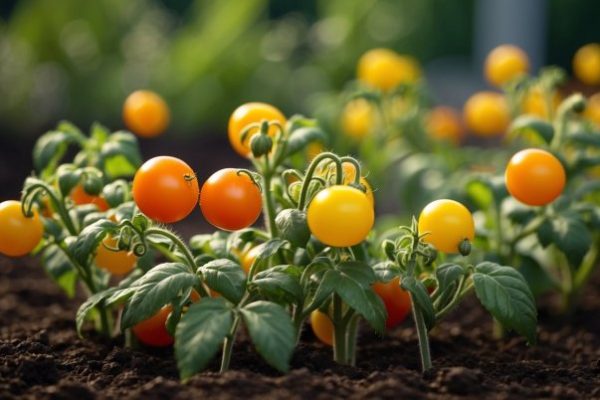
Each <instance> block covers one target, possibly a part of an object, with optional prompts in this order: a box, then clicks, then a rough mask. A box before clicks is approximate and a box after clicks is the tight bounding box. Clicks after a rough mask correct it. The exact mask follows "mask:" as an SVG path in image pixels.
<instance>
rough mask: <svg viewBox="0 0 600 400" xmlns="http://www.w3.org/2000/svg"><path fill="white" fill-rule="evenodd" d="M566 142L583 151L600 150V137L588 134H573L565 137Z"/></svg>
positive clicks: (595, 134)
mask: <svg viewBox="0 0 600 400" xmlns="http://www.w3.org/2000/svg"><path fill="white" fill-rule="evenodd" d="M566 141H567V142H568V143H571V144H573V145H575V146H579V147H582V148H584V149H586V150H587V149H590V148H593V147H596V148H600V135H598V134H597V133H590V132H574V133H570V134H569V135H567V137H566Z"/></svg>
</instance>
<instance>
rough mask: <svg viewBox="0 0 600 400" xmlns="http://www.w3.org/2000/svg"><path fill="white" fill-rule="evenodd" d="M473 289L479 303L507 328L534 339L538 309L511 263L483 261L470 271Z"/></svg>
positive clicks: (522, 279) (529, 291)
mask: <svg viewBox="0 0 600 400" xmlns="http://www.w3.org/2000/svg"><path fill="white" fill-rule="evenodd" d="M473 283H474V284H475V293H476V294H477V297H478V298H479V300H480V301H481V304H482V305H483V306H484V307H485V308H486V309H487V310H488V311H489V312H490V313H491V314H492V315H493V316H494V318H496V319H497V320H498V321H500V323H501V324H502V325H504V326H505V327H506V328H509V329H514V330H515V331H516V332H517V333H519V334H520V335H523V336H525V338H527V341H528V342H529V343H535V341H536V324H537V310H536V308H535V301H534V299H533V294H532V293H531V290H530V289H529V286H527V282H526V281H525V279H524V278H523V276H522V275H521V274H520V273H519V272H518V271H517V270H516V269H514V268H513V267H507V266H501V265H498V264H495V263H491V262H483V263H481V264H478V265H477V266H476V267H475V272H474V273H473Z"/></svg>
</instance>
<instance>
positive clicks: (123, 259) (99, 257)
mask: <svg viewBox="0 0 600 400" xmlns="http://www.w3.org/2000/svg"><path fill="white" fill-rule="evenodd" d="M116 246H117V240H116V239H115V238H112V237H106V238H105V239H104V240H103V241H102V243H101V244H100V245H99V246H98V248H97V249H96V258H95V262H96V265H97V266H98V267H99V268H102V269H105V270H107V271H108V272H110V273H111V274H113V275H126V274H128V273H129V272H131V270H132V269H133V268H134V267H135V263H136V262H137V257H136V256H135V255H134V254H133V253H132V252H130V251H129V252H128V251H125V250H122V251H112V250H109V249H108V248H107V247H109V248H111V249H114V248H115V247H116Z"/></svg>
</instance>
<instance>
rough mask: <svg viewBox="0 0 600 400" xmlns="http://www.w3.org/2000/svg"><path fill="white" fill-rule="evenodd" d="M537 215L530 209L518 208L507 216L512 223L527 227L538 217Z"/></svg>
mask: <svg viewBox="0 0 600 400" xmlns="http://www.w3.org/2000/svg"><path fill="white" fill-rule="evenodd" d="M536 215H537V213H536V212H535V211H534V210H532V209H531V208H530V207H521V206H517V207H515V208H513V209H512V210H510V211H509V212H508V213H507V214H506V216H507V217H508V219H510V220H511V222H513V223H515V224H519V225H522V226H525V225H527V224H528V223H529V222H531V220H533V219H534V218H535V217H536Z"/></svg>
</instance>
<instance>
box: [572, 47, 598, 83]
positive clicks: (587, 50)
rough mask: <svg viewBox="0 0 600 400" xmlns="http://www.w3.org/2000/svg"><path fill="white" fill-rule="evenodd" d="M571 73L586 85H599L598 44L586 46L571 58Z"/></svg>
mask: <svg viewBox="0 0 600 400" xmlns="http://www.w3.org/2000/svg"><path fill="white" fill-rule="evenodd" d="M573 72H574V73H575V76H576V77H577V79H579V80H580V81H581V82H583V83H585V84H586V85H598V84H600V44H598V43H590V44H586V45H585V46H583V47H582V48H580V49H579V50H577V53H575V57H573Z"/></svg>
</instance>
